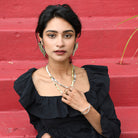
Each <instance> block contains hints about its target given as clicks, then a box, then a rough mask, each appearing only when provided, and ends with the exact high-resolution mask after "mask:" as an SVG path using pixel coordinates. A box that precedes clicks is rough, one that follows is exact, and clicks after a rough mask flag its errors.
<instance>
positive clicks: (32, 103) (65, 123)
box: [14, 65, 121, 138]
mask: <svg viewBox="0 0 138 138" xmlns="http://www.w3.org/2000/svg"><path fill="white" fill-rule="evenodd" d="M83 68H84V69H85V70H86V72H87V75H88V80H89V83H90V89H89V91H88V92H85V96H86V98H87V100H88V102H89V103H90V104H91V105H92V106H93V107H94V108H95V109H96V110H97V111H98V112H99V113H100V114H101V126H102V134H103V136H102V135H100V134H98V133H97V132H96V130H95V129H94V128H93V127H92V126H91V125H90V123H89V122H88V121H87V119H86V118H85V117H84V116H83V115H82V114H81V113H80V112H79V111H77V110H74V109H73V108H71V107H70V106H68V105H67V104H65V103H63V102H62V101H61V98H62V97H61V96H40V95H39V94H38V92H37V90H36V89H35V86H34V84H33V81H32V73H33V72H34V71H36V68H32V69H30V70H28V71H27V72H26V73H24V74H23V75H21V76H20V77H19V78H18V79H17V80H16V81H15V82H14V89H15V91H16V92H17V93H18V94H19V96H20V99H19V102H20V103H21V105H22V106H23V107H24V108H25V110H26V111H27V112H28V114H29V117H30V123H31V124H33V125H34V127H35V129H36V130H37V132H38V135H37V136H36V138H41V136H42V135H43V134H44V133H49V134H50V135H51V136H52V138H84V137H85V138H104V137H106V138H119V136H120V132H121V130H120V121H119V120H118V118H117V116H116V113H115V110H114V105H113V102H112V100H111V98H110V96H109V76H108V69H107V67H106V66H96V65H85V66H83Z"/></svg>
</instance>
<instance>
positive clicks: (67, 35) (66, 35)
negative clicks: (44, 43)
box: [64, 34, 72, 39]
mask: <svg viewBox="0 0 138 138" xmlns="http://www.w3.org/2000/svg"><path fill="white" fill-rule="evenodd" d="M71 37H72V34H65V35H64V38H66V39H69V38H71Z"/></svg>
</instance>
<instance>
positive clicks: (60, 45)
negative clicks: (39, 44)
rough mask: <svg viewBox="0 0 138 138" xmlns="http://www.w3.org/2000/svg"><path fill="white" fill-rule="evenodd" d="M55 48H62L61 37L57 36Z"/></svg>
mask: <svg viewBox="0 0 138 138" xmlns="http://www.w3.org/2000/svg"><path fill="white" fill-rule="evenodd" d="M56 45H57V47H63V46H64V41H63V38H62V36H59V37H58V38H57V44H56Z"/></svg>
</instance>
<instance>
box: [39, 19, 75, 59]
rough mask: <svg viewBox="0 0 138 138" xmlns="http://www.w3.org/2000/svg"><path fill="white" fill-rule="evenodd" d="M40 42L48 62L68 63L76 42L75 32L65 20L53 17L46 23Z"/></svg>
mask: <svg viewBox="0 0 138 138" xmlns="http://www.w3.org/2000/svg"><path fill="white" fill-rule="evenodd" d="M40 39H41V38H40ZM41 41H42V43H43V46H44V48H45V50H46V53H47V55H48V59H49V61H50V60H54V61H58V62H65V61H69V57H70V56H71V55H72V53H73V49H74V45H75V41H76V38H75V30H74V28H73V27H72V25H71V24H69V23H68V22H67V21H66V20H64V19H62V18H59V17H55V18H53V19H51V20H50V21H49V22H48V23H47V26H46V28H45V29H44V31H43V38H42V39H41Z"/></svg>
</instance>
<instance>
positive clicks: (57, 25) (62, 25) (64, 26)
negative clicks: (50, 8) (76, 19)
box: [45, 17, 75, 32]
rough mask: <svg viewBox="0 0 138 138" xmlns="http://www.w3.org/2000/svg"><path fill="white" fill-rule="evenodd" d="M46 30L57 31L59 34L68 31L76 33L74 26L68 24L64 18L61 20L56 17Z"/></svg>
mask: <svg viewBox="0 0 138 138" xmlns="http://www.w3.org/2000/svg"><path fill="white" fill-rule="evenodd" d="M45 30H46V31H47V30H55V31H58V32H63V31H66V30H72V31H73V32H75V30H74V28H73V27H72V25H71V24H70V23H69V22H67V21H66V20H64V19H63V18H59V17H54V18H52V19H51V20H50V21H49V22H48V23H47V25H46V28H45Z"/></svg>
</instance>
